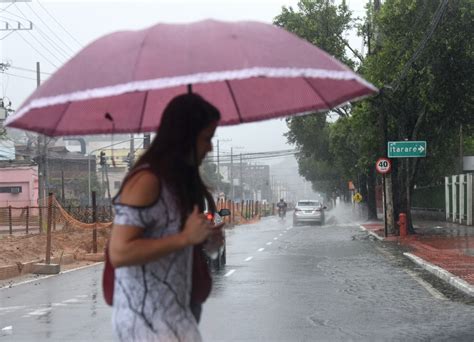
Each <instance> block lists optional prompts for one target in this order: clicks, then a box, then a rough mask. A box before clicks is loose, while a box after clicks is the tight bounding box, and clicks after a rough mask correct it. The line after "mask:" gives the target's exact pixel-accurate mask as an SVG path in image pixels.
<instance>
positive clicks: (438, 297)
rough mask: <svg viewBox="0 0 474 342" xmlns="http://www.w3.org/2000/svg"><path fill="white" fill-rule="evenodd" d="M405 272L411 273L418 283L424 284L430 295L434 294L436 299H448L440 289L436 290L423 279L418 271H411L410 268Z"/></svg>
mask: <svg viewBox="0 0 474 342" xmlns="http://www.w3.org/2000/svg"><path fill="white" fill-rule="evenodd" d="M405 272H406V273H407V274H408V275H410V276H411V277H412V278H413V279H414V280H415V281H416V282H417V283H418V284H420V285H421V286H423V288H424V289H425V290H426V291H428V293H429V294H430V295H432V296H433V297H434V298H436V299H440V300H446V299H447V298H446V297H445V296H444V295H443V294H442V293H441V292H439V291H438V290H436V289H435V288H434V287H433V286H432V285H431V284H429V283H427V282H426V281H424V280H423V279H421V278H420V277H419V276H418V275H417V274H416V273H414V272H412V271H410V270H405Z"/></svg>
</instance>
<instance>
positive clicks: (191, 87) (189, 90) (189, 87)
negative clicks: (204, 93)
mask: <svg viewBox="0 0 474 342" xmlns="http://www.w3.org/2000/svg"><path fill="white" fill-rule="evenodd" d="M192 93H193V85H192V84H188V94H192Z"/></svg>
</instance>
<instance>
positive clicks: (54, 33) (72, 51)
mask: <svg viewBox="0 0 474 342" xmlns="http://www.w3.org/2000/svg"><path fill="white" fill-rule="evenodd" d="M25 4H26V5H27V6H28V8H29V9H30V10H31V11H32V12H33V14H34V15H36V16H37V17H38V19H39V20H40V21H41V22H42V23H43V24H44V25H45V26H46V27H47V28H48V29H49V30H50V31H51V32H52V33H53V35H54V36H55V37H56V38H57V39H58V40H59V41H60V42H61V43H62V44H63V45H64V46H65V47H66V48H68V49H69V51H70V52H69V53H72V54H74V50H73V49H71V47H70V46H69V45H68V44H66V43H65V42H64V41H63V40H62V38H61V37H60V36H58V35H57V34H56V32H54V30H53V29H51V28H50V27H49V25H48V24H47V23H46V22H45V21H44V20H43V19H42V18H41V16H40V15H38V14H37V13H36V11H35V10H34V9H33V7H31V5H30V4H29V3H27V2H26V3H25ZM16 7H18V6H16Z"/></svg>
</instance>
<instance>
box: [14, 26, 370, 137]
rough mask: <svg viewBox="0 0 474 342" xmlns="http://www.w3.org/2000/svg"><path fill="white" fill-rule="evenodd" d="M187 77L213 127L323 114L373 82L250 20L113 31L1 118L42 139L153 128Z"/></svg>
mask: <svg viewBox="0 0 474 342" xmlns="http://www.w3.org/2000/svg"><path fill="white" fill-rule="evenodd" d="M190 84H192V90H193V92H196V93H198V94H200V95H202V96H203V97H204V98H206V99H207V100H208V101H210V102H211V103H213V104H214V105H215V106H216V107H217V108H219V110H220V111H221V113H222V121H221V124H222V125H231V124H237V123H241V122H251V121H259V120H264V119H269V118H276V117H282V116H287V115H290V114H295V113H304V112H309V111H324V110H328V109H331V108H334V107H336V106H338V105H341V104H343V103H346V102H347V101H350V100H354V99H358V98H361V97H364V96H367V95H370V94H372V93H374V92H376V91H377V89H376V88H375V87H374V86H372V85H371V84H370V83H368V82H366V81H365V80H363V79H362V78H361V77H359V76H358V75H357V74H355V73H354V72H353V71H352V70H350V69H349V68H348V67H347V66H345V65H343V64H342V63H340V62H339V61H337V60H336V59H335V58H333V57H331V56H330V55H329V54H327V53H326V52H324V51H322V50H321V49H319V48H317V47H315V46H314V45H312V44H310V43H308V42H307V41H305V40H302V39H300V38H299V37H297V36H295V35H293V34H291V33H289V32H287V31H285V30H284V29H281V28H279V27H276V26H274V25H269V24H263V23H259V22H251V21H245V22H222V21H215V20H205V21H200V22H196V23H191V24H157V25H155V26H152V27H150V28H148V29H144V30H140V31H123V32H116V33H112V34H109V35H107V36H104V37H102V38H99V39H98V40H96V41H95V42H93V43H92V44H90V45H89V46H87V47H85V48H84V49H83V50H82V51H80V52H79V53H78V54H77V55H76V56H74V57H73V58H72V59H71V60H70V61H68V62H67V63H66V64H65V65H64V66H63V67H61V68H60V69H59V70H58V71H57V72H56V73H55V74H53V75H52V76H51V77H50V78H49V79H48V80H47V81H46V82H44V83H43V84H42V85H41V86H40V87H39V88H38V89H37V90H36V91H35V92H34V93H33V94H32V95H31V96H30V97H29V98H28V99H27V100H26V101H25V103H24V104H23V105H22V106H21V107H20V108H19V109H18V111H17V113H16V114H15V115H13V116H11V117H9V118H8V119H7V123H6V124H7V126H9V127H15V128H20V129H25V130H29V131H35V132H39V133H43V134H46V135H50V136H64V135H81V134H100V133H119V132H122V133H126V132H135V133H136V132H146V131H154V130H155V129H156V128H157V126H158V125H159V122H160V118H161V114H162V112H163V109H164V107H165V106H166V104H167V103H168V102H169V101H170V100H171V99H172V98H173V97H174V96H176V95H178V94H181V93H184V92H186V91H187V85H190Z"/></svg>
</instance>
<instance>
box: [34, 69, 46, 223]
mask: <svg viewBox="0 0 474 342" xmlns="http://www.w3.org/2000/svg"><path fill="white" fill-rule="evenodd" d="M40 84H41V68H40V62H36V87H38V88H39V86H40ZM36 140H37V141H36V145H37V146H36V147H37V155H38V156H37V164H38V206H39V207H40V208H39V225H40V231H42V230H43V215H42V208H41V207H42V206H43V204H44V203H43V200H44V198H45V181H44V180H45V167H44V159H45V157H46V156H45V154H44V137H43V136H42V135H41V134H40V133H38V136H37V138H36Z"/></svg>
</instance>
